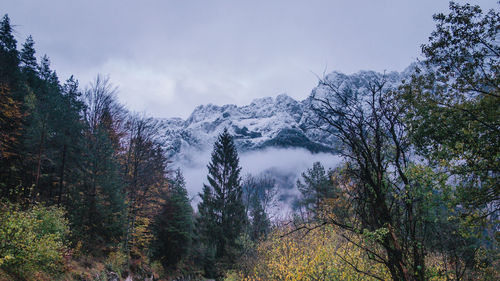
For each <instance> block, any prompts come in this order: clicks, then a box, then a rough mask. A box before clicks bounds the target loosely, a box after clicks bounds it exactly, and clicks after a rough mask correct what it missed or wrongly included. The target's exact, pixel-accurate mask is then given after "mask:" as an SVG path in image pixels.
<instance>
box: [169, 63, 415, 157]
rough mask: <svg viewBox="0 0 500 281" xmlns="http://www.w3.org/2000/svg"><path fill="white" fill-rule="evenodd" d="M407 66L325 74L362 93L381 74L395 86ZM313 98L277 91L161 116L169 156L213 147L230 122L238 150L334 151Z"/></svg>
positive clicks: (321, 88)
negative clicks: (318, 123)
mask: <svg viewBox="0 0 500 281" xmlns="http://www.w3.org/2000/svg"><path fill="white" fill-rule="evenodd" d="M407 71H408V70H407ZM407 71H405V72H406V73H407ZM405 72H403V73H402V74H400V73H397V72H391V73H388V74H387V73H386V74H380V73H376V72H373V71H361V72H358V73H356V74H353V75H345V74H342V73H339V72H333V73H331V74H329V75H327V76H326V77H325V79H327V80H328V81H329V82H330V83H332V84H334V85H338V86H339V87H340V88H342V87H350V88H351V89H354V90H355V91H358V92H360V93H362V92H363V91H366V88H367V85H368V83H370V81H373V80H374V78H375V79H377V78H378V79H381V77H382V76H383V75H384V77H385V79H386V80H387V82H388V83H387V84H388V85H390V86H394V85H397V84H399V83H400V81H401V79H402V77H405V76H406V73H405ZM320 92H325V89H324V88H323V87H322V86H318V87H316V88H314V89H313V90H312V94H315V93H316V94H317V93H320ZM311 102H312V99H311V96H309V97H308V98H306V99H305V100H302V101H297V100H295V99H293V98H291V97H290V96H288V95H286V94H281V95H279V96H277V97H275V98H272V97H266V98H259V99H255V100H254V101H252V103H250V104H249V105H245V106H236V105H234V104H227V105H223V106H218V105H213V104H208V105H200V106H198V107H196V108H195V110H194V111H193V112H192V113H191V115H190V116H189V118H187V119H186V120H182V119H180V118H169V119H160V123H161V128H162V130H163V135H164V137H165V141H166V144H167V150H168V152H169V154H170V155H171V156H176V157H180V156H182V155H185V153H183V152H184V151H187V150H189V151H192V150H193V149H195V150H199V151H206V150H207V149H211V148H212V145H213V143H214V141H215V139H216V137H217V135H218V134H219V133H220V132H221V131H222V130H223V129H224V128H228V130H229V131H230V133H231V134H233V136H234V138H235V143H236V145H237V147H238V150H239V151H241V152H245V151H251V150H257V149H262V148H266V147H286V148H288V147H300V148H305V149H307V150H309V151H311V152H313V153H315V152H330V153H335V152H336V151H337V149H338V143H337V141H336V140H335V138H334V137H333V136H331V135H329V134H326V133H324V132H323V131H321V130H318V129H316V128H315V127H314V126H311V120H313V119H314V113H313V112H312V111H311V109H310V108H311V106H310V105H311ZM186 160H187V159H186Z"/></svg>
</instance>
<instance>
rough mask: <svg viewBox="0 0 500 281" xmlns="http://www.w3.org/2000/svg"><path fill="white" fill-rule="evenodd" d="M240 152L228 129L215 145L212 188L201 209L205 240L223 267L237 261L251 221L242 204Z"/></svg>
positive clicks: (206, 187) (206, 192)
mask: <svg viewBox="0 0 500 281" xmlns="http://www.w3.org/2000/svg"><path fill="white" fill-rule="evenodd" d="M240 172H241V167H240V166H239V158H238V152H237V151H236V147H235V145H234V142H233V138H232V136H231V135H230V134H229V132H228V130H227V129H224V131H223V132H222V133H221V134H220V135H219V137H218V138H217V141H216V142H215V144H214V149H213V152H212V159H211V161H210V163H209V164H208V173H209V174H208V176H207V180H208V185H204V188H203V194H200V196H201V198H202V202H200V204H199V205H198V210H199V218H198V226H199V231H200V235H201V237H202V239H203V240H204V241H206V243H208V246H212V247H215V259H216V261H217V262H218V263H219V264H220V265H222V266H223V267H225V266H227V265H229V264H230V263H231V262H232V261H234V258H235V255H236V253H237V249H238V245H237V238H238V236H240V234H241V232H242V230H243V226H244V224H245V222H246V220H247V218H246V214H245V207H244V205H243V200H242V188H241V177H240Z"/></svg>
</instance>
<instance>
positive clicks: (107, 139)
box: [0, 15, 276, 280]
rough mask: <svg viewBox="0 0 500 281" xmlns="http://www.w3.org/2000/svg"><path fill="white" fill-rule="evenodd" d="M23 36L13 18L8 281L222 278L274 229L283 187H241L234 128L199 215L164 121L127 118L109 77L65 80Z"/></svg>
mask: <svg viewBox="0 0 500 281" xmlns="http://www.w3.org/2000/svg"><path fill="white" fill-rule="evenodd" d="M13 33H14V31H13V29H12V25H11V23H10V18H9V17H8V15H5V16H3V18H2V21H1V22H0V47H1V48H0V90H1V92H0V106H1V112H0V123H1V130H0V187H1V190H0V192H1V193H0V196H1V201H0V204H1V208H0V241H1V244H0V280H11V279H19V280H53V279H66V280H103V279H113V278H115V279H116V278H118V279H121V278H122V279H125V278H126V277H127V276H132V277H133V278H136V279H140V278H146V277H151V275H153V276H156V278H158V277H162V278H167V279H170V278H178V277H181V278H194V279H195V280H196V279H199V278H201V276H202V275H204V276H207V277H213V278H221V277H222V276H223V275H224V274H225V271H226V270H228V269H231V268H233V267H234V265H235V262H236V260H237V259H238V258H239V256H241V254H242V253H243V252H244V251H245V249H248V247H246V246H245V245H247V244H249V243H254V242H255V241H257V239H259V238H260V237H261V236H262V235H264V234H266V233H268V232H269V230H270V227H271V225H270V220H269V218H268V216H267V213H266V208H267V209H268V208H269V206H271V200H272V199H273V198H274V197H273V195H274V194H275V191H276V186H275V184H274V181H273V180H272V179H270V178H269V177H253V176H250V175H249V176H248V177H247V178H246V179H245V180H244V181H242V178H241V175H240V171H241V167H240V166H239V162H238V161H239V160H238V154H237V151H236V147H235V146H234V143H233V140H232V137H231V135H230V134H229V132H228V131H224V132H223V133H222V134H221V135H220V136H219V139H218V140H217V142H216V143H215V144H214V151H213V154H212V159H211V162H210V164H209V166H208V167H209V176H208V182H209V184H208V185H206V186H205V187H204V189H203V193H202V194H200V196H201V198H202V201H201V202H200V204H199V205H198V212H197V213H196V214H195V213H194V212H193V209H192V207H191V201H190V199H189V197H188V194H187V191H186V186H185V180H184V177H183V175H182V172H181V171H180V170H176V171H171V170H170V168H169V163H170V162H169V159H167V158H166V156H165V155H166V153H165V151H164V147H165V145H164V144H163V143H162V140H161V136H160V135H159V133H160V130H159V124H158V123H157V121H155V120H154V119H152V118H147V117H144V116H142V115H139V114H134V113H130V112H128V111H127V110H126V109H125V108H124V107H123V106H122V105H120V103H119V102H118V101H117V98H116V93H117V90H116V88H115V87H114V86H113V85H112V84H111V83H110V81H109V80H108V79H107V78H105V77H102V76H100V75H97V77H96V78H95V79H94V80H93V81H92V82H91V83H90V84H89V85H88V86H86V87H84V88H83V89H82V88H81V87H80V86H79V83H78V80H77V79H76V78H74V77H73V76H71V77H70V78H68V79H67V80H66V81H65V82H64V83H61V82H60V81H59V78H58V76H57V74H56V72H55V71H54V70H52V69H51V68H50V61H49V59H48V57H47V56H43V57H41V59H40V60H37V57H36V50H35V43H34V40H33V38H32V37H31V36H29V37H28V38H27V39H26V41H25V43H23V44H22V48H21V49H20V50H18V48H17V41H16V39H15V37H14V36H13ZM207 160H208V159H207ZM248 215H250V217H251V219H249V218H248V217H249V216H248ZM103 266H104V269H103V268H102V267H103Z"/></svg>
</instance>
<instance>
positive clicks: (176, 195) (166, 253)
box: [153, 170, 193, 269]
mask: <svg viewBox="0 0 500 281" xmlns="http://www.w3.org/2000/svg"><path fill="white" fill-rule="evenodd" d="M164 197H165V198H164V199H165V202H164V203H163V204H162V206H161V211H160V213H159V214H158V215H157V216H156V218H155V224H154V231H153V232H154V235H155V240H154V242H153V252H154V255H155V256H156V258H158V259H159V260H160V261H161V262H162V264H163V266H164V267H165V268H168V269H175V266H176V265H177V264H178V263H179V262H180V261H181V260H182V259H183V258H185V257H186V256H187V255H188V254H189V249H190V246H191V240H192V236H193V208H192V207H191V204H190V202H189V197H188V193H187V190H186V182H185V180H184V176H183V175H182V173H181V171H180V170H177V171H176V172H175V176H174V178H173V179H172V180H170V186H169V190H168V192H167V194H166V196H164Z"/></svg>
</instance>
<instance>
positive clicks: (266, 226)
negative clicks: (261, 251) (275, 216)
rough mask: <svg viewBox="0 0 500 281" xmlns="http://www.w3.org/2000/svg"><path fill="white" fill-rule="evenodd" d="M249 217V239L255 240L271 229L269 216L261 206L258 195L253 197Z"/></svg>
mask: <svg viewBox="0 0 500 281" xmlns="http://www.w3.org/2000/svg"><path fill="white" fill-rule="evenodd" d="M250 217H251V218H252V221H251V225H250V231H249V232H250V233H249V234H250V239H252V240H253V241H257V240H259V239H260V238H262V237H264V236H265V235H267V234H268V233H269V230H270V229H271V224H270V222H269V218H268V217H267V214H266V212H265V211H264V208H263V207H262V203H261V200H259V198H258V197H254V199H253V200H252V206H251V209H250Z"/></svg>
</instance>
